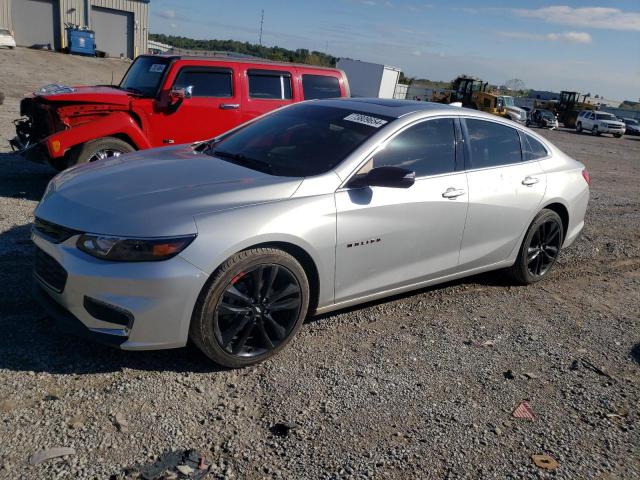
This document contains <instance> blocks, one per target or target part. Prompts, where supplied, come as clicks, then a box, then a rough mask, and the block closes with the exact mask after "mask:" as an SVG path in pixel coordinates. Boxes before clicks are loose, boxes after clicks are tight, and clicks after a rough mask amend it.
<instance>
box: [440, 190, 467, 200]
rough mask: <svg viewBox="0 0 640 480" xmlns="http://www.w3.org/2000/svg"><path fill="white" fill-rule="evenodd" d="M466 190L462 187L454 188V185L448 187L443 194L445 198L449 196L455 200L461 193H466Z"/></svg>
mask: <svg viewBox="0 0 640 480" xmlns="http://www.w3.org/2000/svg"><path fill="white" fill-rule="evenodd" d="M465 193H466V192H465V191H464V190H462V189H461V188H453V187H449V188H447V189H446V190H445V191H444V193H443V194H442V196H443V197H444V198H448V199H449V200H455V199H456V198H458V197H459V196H460V195H464V194H465Z"/></svg>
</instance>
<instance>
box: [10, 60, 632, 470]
mask: <svg viewBox="0 0 640 480" xmlns="http://www.w3.org/2000/svg"><path fill="white" fill-rule="evenodd" d="M23 53H24V54H25V55H27V54H28V55H32V56H33V57H34V58H33V59H32V62H36V61H37V63H36V64H37V66H38V69H37V70H38V71H37V72H34V73H33V74H32V72H31V70H25V68H26V67H25V65H28V62H27V63H21V61H20V62H19V61H18V60H19V59H20V57H21V55H22V54H23ZM10 55H12V56H11V57H10V56H5V52H4V51H0V90H4V91H5V94H6V95H7V100H6V102H5V103H6V104H5V105H4V106H0V135H4V136H8V135H9V134H10V133H11V126H10V125H8V122H9V120H10V119H12V118H14V117H15V116H16V115H17V111H16V109H17V101H18V98H19V96H20V95H21V93H22V92H23V91H29V90H32V89H33V88H35V87H36V86H37V85H38V84H41V83H47V82H52V81H55V82H63V83H75V82H88V83H96V82H105V83H109V82H110V77H111V74H110V71H111V69H112V68H114V66H115V65H117V66H118V67H124V65H121V64H120V61H117V60H116V61H112V60H110V61H109V63H108V64H104V63H102V62H104V61H102V60H95V59H77V58H74V57H65V56H62V55H55V54H48V53H43V52H31V51H24V50H21V49H18V50H16V52H10ZM51 59H54V60H51ZM25 62H26V60H25ZM66 62H68V64H67V63H66ZM61 63H65V67H64V69H63V68H62V67H60V65H61ZM107 74H108V78H103V77H105V75H107ZM9 84H10V85H11V89H7V85H9ZM542 134H543V135H544V136H546V137H547V138H549V139H550V140H551V141H552V142H553V143H555V144H556V145H557V146H559V147H560V148H562V149H563V150H564V151H565V152H567V153H568V154H570V155H572V156H573V157H574V158H576V159H578V160H580V161H581V162H583V163H584V164H585V165H586V166H587V168H588V169H589V171H590V173H591V178H592V185H591V188H592V190H591V203H590V207H589V210H588V214H587V219H586V228H585V231H584V235H583V236H582V238H581V239H580V240H578V241H577V242H576V244H575V245H574V246H572V247H570V248H569V249H567V250H566V251H564V252H563V253H562V255H561V257H560V261H559V264H558V265H557V266H556V267H555V269H554V271H553V273H552V274H551V276H550V278H548V279H547V280H546V281H544V282H542V283H539V284H536V285H533V286H528V287H514V286H511V285H509V283H508V282H507V281H506V280H505V279H504V278H503V277H502V275H501V274H500V273H499V272H497V273H492V274H487V275H482V276H476V277H472V278H469V279H466V280H463V281H458V282H454V283H450V284H446V285H442V286H438V287H435V288H430V289H425V290H420V291H417V292H414V293H412V294H408V295H403V296H399V297H394V298H391V299H388V300H385V301H380V302H376V303H372V304H368V305H365V306H362V307H358V308H353V309H350V310H347V311H342V312H337V313H335V314H330V315H326V316H322V317H319V318H313V319H309V320H308V321H307V323H306V325H305V326H304V327H303V328H302V330H301V332H300V334H299V335H298V336H297V338H296V339H294V341H293V342H292V343H291V344H290V346H288V347H287V349H285V351H283V352H282V353H281V354H280V355H279V356H277V357H276V358H274V359H273V360H271V361H268V362H266V363H264V364H261V365H258V366H256V367H254V368H248V369H244V370H236V371H225V370H219V369H216V368H215V367H213V366H212V365H211V364H210V363H209V362H208V361H207V360H206V358H205V357H204V356H203V355H201V354H200V353H199V352H198V351H196V350H195V349H194V348H185V349H180V350H171V351H162V352H138V353H132V352H122V351H117V350H111V349H108V348H106V347H100V346H96V345H92V344H87V343H84V342H82V341H78V340H76V339H74V338H68V337H65V336H63V335H62V334H60V333H59V332H58V331H57V330H56V328H55V326H54V325H53V324H52V323H51V321H50V320H49V319H47V318H46V317H45V315H44V313H43V311H41V310H40V309H39V308H38V307H37V306H36V305H35V304H34V302H33V300H32V299H31V296H30V293H29V292H30V285H31V256H32V252H33V249H32V246H31V243H30V240H29V223H30V222H31V220H32V212H33V209H34V207H35V206H36V204H37V201H38V200H39V198H40V196H41V194H42V192H43V190H44V187H45V186H46V183H47V182H48V180H49V179H50V178H51V177H52V175H53V172H52V171H51V170H49V169H48V168H46V167H42V166H38V165H32V164H26V163H25V162H24V161H23V160H21V159H20V158H17V157H16V156H14V155H11V154H8V153H6V152H7V149H6V144H5V143H2V144H0V145H4V146H0V152H5V153H0V283H1V284H2V285H3V287H4V288H2V290H0V332H2V335H1V336H0V478H7V479H9V478H10V479H14V478H34V479H35V478H118V475H120V474H122V472H123V469H124V468H125V467H128V466H131V465H134V464H138V463H145V462H148V461H151V460H152V459H153V458H155V457H156V456H157V455H159V454H161V453H162V452H164V451H166V450H169V449H186V448H196V449H198V450H199V451H200V452H202V453H203V454H204V455H205V456H206V458H207V462H208V463H211V464H212V473H211V478H287V479H288V478H332V479H333V478H398V479H400V478H402V479H405V478H434V479H436V478H437V479H444V478H449V479H454V478H455V479H458V478H469V479H471V478H514V479H515V478H518V479H520V478H536V479H537V478H557V479H578V478H584V479H587V478H588V479H601V480H605V479H607V480H609V479H633V478H640V425H639V423H638V419H639V411H638V406H639V405H640V323H639V317H640V289H639V286H640V256H639V254H640V187H639V185H640V137H635V138H634V137H624V138H622V139H614V138H612V137H610V136H603V137H592V136H589V135H578V134H576V133H574V132H572V131H567V130H560V131H552V132H546V131H545V132H542ZM523 400H527V401H528V402H529V405H530V407H531V409H532V410H533V412H534V415H535V418H534V419H533V421H528V420H522V419H517V418H514V417H513V416H512V411H513V410H514V408H515V407H516V406H517V405H518V404H519V403H520V402H521V401H523ZM116 416H118V418H119V419H120V420H122V419H124V420H125V421H126V422H127V423H128V425H126V426H125V428H122V425H120V427H118V423H121V422H120V420H116ZM281 424H284V425H281ZM52 447H71V448H74V449H75V454H73V455H69V456H66V457H63V458H58V459H54V460H49V461H46V462H43V463H42V464H40V465H37V466H32V465H30V464H29V457H30V456H31V455H32V454H33V453H34V452H35V451H37V450H39V449H42V448H52ZM536 454H546V455H549V456H551V457H552V458H553V459H555V460H556V461H557V462H558V464H559V466H558V467H557V468H556V469H555V470H549V471H548V470H545V469H544V468H541V467H538V466H536V465H535V463H534V462H533V460H532V455H536Z"/></svg>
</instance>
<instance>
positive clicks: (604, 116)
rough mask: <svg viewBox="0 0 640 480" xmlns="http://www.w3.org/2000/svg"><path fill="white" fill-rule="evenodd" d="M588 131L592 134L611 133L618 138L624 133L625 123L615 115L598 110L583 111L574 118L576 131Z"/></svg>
mask: <svg viewBox="0 0 640 480" xmlns="http://www.w3.org/2000/svg"><path fill="white" fill-rule="evenodd" d="M583 130H587V131H590V132H591V134H592V135H600V134H602V133H611V134H612V135H613V136H614V137H616V138H620V137H622V135H624V132H625V124H624V122H621V121H620V120H618V119H617V118H616V116H615V115H613V114H611V113H607V112H600V111H590V112H588V111H584V112H581V113H580V115H578V118H577V120H576V131H578V132H582V131H583Z"/></svg>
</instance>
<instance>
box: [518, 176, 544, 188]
mask: <svg viewBox="0 0 640 480" xmlns="http://www.w3.org/2000/svg"><path fill="white" fill-rule="evenodd" d="M539 181H540V179H539V178H538V177H524V180H522V184H523V185H526V186H527V187H532V186H533V185H535V184H536V183H538V182H539Z"/></svg>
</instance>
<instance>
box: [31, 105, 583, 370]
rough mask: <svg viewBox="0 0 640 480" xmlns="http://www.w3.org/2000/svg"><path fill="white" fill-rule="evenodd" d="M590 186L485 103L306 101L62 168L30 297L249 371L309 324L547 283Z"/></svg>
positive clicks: (101, 335)
mask: <svg viewBox="0 0 640 480" xmlns="http://www.w3.org/2000/svg"><path fill="white" fill-rule="evenodd" d="M588 181H589V176H588V174H587V172H586V170H585V169H584V166H583V165H582V164H580V163H579V162H577V161H575V160H573V159H571V158H570V157H568V156H567V155H565V154H564V153H562V152H561V151H560V150H558V149H557V148H556V147H554V146H553V145H552V144H550V143H549V142H548V141H546V140H545V139H543V138H542V137H540V136H538V135H537V134H536V133H534V132H532V131H530V130H529V129H527V128H526V127H524V126H522V125H519V124H516V123H514V122H511V121H509V120H505V119H501V118H498V117H496V116H493V115H489V114H485V113H482V112H478V111H475V110H467V109H462V108H456V107H452V106H446V105H439V104H431V103H425V102H407V101H398V100H380V99H358V100H355V99H350V100H320V101H311V102H303V103H299V104H295V105H292V106H289V107H286V108H283V109H280V110H277V111H275V112H272V113H269V114H267V115H266V116H263V117H261V118H260V119H257V120H254V121H252V122H250V123H248V124H245V125H243V126H240V127H238V128H236V129H235V130H232V131H231V132H228V133H226V134H224V135H222V136H220V137H218V138H215V139H213V140H211V141H208V142H203V143H199V144H195V145H181V146H173V147H167V148H162V149H155V150H146V151H144V152H139V153H134V154H130V155H126V156H122V157H117V158H112V159H107V160H99V161H96V162H94V163H91V164H87V165H84V166H80V167H74V168H71V169H69V170H67V171H65V172H63V173H61V174H59V175H58V176H57V177H55V178H54V179H53V180H52V181H51V182H50V184H49V185H48V187H47V189H46V191H45V194H44V196H43V198H42V201H41V202H40V204H39V205H38V207H37V209H36V212H35V215H36V221H35V225H34V229H33V240H34V242H35V244H36V246H37V249H36V251H37V253H36V259H35V268H34V275H35V279H36V295H37V297H38V298H39V300H40V301H41V302H42V303H43V305H45V307H46V308H47V309H48V310H49V311H50V312H51V314H52V316H54V317H55V318H57V319H58V320H59V321H60V322H61V323H62V324H63V325H67V326H69V328H70V330H71V331H76V332H77V331H80V332H82V333H84V334H85V335H87V336H89V337H91V338H93V339H95V340H98V341H102V342H105V343H109V344H112V345H116V346H119V347H120V348H123V349H128V350H142V349H157V348H173V347H182V346H184V345H186V343H187V339H188V338H191V339H192V340H193V341H194V343H195V344H196V345H198V346H199V347H200V348H201V349H202V351H203V352H204V353H205V354H206V355H208V356H209V357H210V358H211V359H212V360H214V361H215V362H217V363H219V364H222V365H225V366H228V367H241V366H245V365H250V364H252V363H256V362H259V361H261V360H264V359H265V358H268V357H269V356H271V355H273V354H275V353H276V352H278V351H279V350H281V349H282V348H283V347H284V346H285V345H286V344H287V343H288V342H289V341H290V340H291V338H292V337H293V335H294V334H295V333H296V331H298V329H299V328H300V327H301V325H302V323H303V321H304V319H305V317H306V316H307V315H309V314H310V315H313V314H315V313H324V312H329V311H332V310H337V309H340V308H344V307H348V306H351V305H357V304H361V303H364V302H368V301H371V300H374V299H378V298H382V297H386V296H389V295H394V294H398V293H401V292H406V291H410V290H414V289H417V288H422V287H425V286H428V285H434V284H437V283H442V282H446V281H450V280H453V279H457V278H461V277H465V276H468V275H473V274H476V273H480V272H485V271H488V270H497V269H507V271H508V272H509V274H510V275H511V276H512V278H513V279H514V280H515V281H516V282H517V283H521V284H526V283H532V282H536V281H538V280H541V279H543V278H545V277H546V276H547V275H548V274H549V272H550V270H551V268H552V267H553V265H554V263H555V262H556V259H557V258H558V255H559V253H560V249H561V248H562V247H566V246H568V245H571V243H572V242H573V241H574V240H575V239H576V237H577V236H578V234H579V233H580V231H581V230H582V228H583V225H584V215H585V210H586V208H587V202H588V199H589V187H588Z"/></svg>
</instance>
